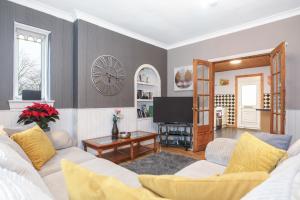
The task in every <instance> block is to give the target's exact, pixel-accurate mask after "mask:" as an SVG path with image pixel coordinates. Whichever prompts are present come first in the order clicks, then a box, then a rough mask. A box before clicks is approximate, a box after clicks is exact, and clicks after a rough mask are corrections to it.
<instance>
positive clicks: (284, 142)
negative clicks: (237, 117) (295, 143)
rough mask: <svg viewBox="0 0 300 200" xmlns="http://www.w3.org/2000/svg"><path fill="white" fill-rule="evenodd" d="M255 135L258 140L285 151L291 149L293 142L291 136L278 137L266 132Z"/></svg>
mask: <svg viewBox="0 0 300 200" xmlns="http://www.w3.org/2000/svg"><path fill="white" fill-rule="evenodd" d="M253 135H254V136H255V137H257V138H258V139H261V140H262V141H264V142H266V143H268V144H270V145H272V146H274V147H277V148H279V149H283V150H287V149H288V148H289V146H290V143H291V140H292V136H291V135H278V134H270V133H265V132H258V133H253Z"/></svg>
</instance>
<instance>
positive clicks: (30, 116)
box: [17, 103, 59, 132]
mask: <svg viewBox="0 0 300 200" xmlns="http://www.w3.org/2000/svg"><path fill="white" fill-rule="evenodd" d="M58 115H59V113H58V111H57V110H56V109H55V108H54V107H52V106H50V105H48V104H41V103H33V105H32V106H27V107H26V109H25V110H23V111H22V113H21V115H20V116H19V119H18V121H17V123H18V124H21V123H23V124H24V125H27V124H31V123H33V122H35V123H36V124H37V125H38V126H39V127H40V128H41V129H43V130H44V131H45V132H46V131H50V127H49V122H55V121H56V120H58V119H59V116H58Z"/></svg>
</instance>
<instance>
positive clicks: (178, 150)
mask: <svg viewBox="0 0 300 200" xmlns="http://www.w3.org/2000/svg"><path fill="white" fill-rule="evenodd" d="M148 146H149V147H152V145H148ZM160 151H164V152H168V153H174V154H179V155H183V156H188V157H191V158H194V159H196V160H204V159H205V152H204V151H200V152H193V151H186V150H185V149H184V148H176V147H161V146H160V145H159V146H158V152H160ZM148 155H149V154H148Z"/></svg>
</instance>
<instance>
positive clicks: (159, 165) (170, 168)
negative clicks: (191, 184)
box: [121, 152, 197, 175]
mask: <svg viewBox="0 0 300 200" xmlns="http://www.w3.org/2000/svg"><path fill="white" fill-rule="evenodd" d="M195 161H197V160H195V159H193V158H191V157H187V156H182V155H178V154H172V153H167V152H160V153H156V154H152V155H149V156H146V157H143V158H140V159H138V160H135V161H132V162H130V163H124V164H121V166H122V167H125V168H127V169H129V170H131V171H134V172H135V173H137V174H151V175H163V174H175V173H176V172H178V171H179V170H181V169H183V168H184V167H186V166H188V165H190V164H192V163H193V162H195Z"/></svg>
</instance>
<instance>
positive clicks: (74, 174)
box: [61, 160, 166, 200]
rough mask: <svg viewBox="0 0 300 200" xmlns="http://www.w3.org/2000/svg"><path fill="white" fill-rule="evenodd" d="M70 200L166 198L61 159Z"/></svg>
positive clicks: (152, 199)
mask: <svg viewBox="0 0 300 200" xmlns="http://www.w3.org/2000/svg"><path fill="white" fill-rule="evenodd" d="M61 166H62V171H63V174H64V177H65V182H66V185H67V189H68V193H69V198H70V200H82V199H88V200H100V199H101V200H166V199H164V198H160V197H157V196H156V195H154V194H153V193H152V192H150V191H148V190H146V189H144V188H130V187H128V186H126V185H125V184H123V183H121V182H120V181H118V180H117V179H115V178H113V177H109V176H102V175H99V174H96V173H93V172H91V171H89V170H88V169H85V168H83V167H81V166H79V165H76V164H74V163H72V162H70V161H67V160H62V161H61Z"/></svg>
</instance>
